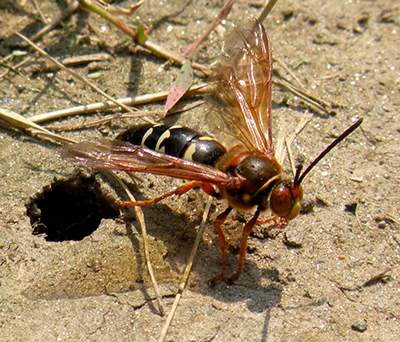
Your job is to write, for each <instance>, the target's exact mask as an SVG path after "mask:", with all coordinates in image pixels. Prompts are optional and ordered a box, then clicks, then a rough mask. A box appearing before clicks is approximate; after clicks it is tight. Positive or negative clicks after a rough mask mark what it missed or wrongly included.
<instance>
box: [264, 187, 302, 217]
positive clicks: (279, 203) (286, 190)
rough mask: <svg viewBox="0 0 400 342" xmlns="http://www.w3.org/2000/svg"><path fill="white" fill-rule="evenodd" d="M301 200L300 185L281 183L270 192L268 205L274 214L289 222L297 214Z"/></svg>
mask: <svg viewBox="0 0 400 342" xmlns="http://www.w3.org/2000/svg"><path fill="white" fill-rule="evenodd" d="M302 199H303V188H302V186H301V185H294V184H293V182H288V181H283V182H281V183H279V184H278V185H277V186H276V187H275V188H274V189H273V190H272V192H271V197H270V202H269V205H270V208H271V210H272V212H273V213H274V214H276V215H278V216H279V217H281V218H284V219H287V220H291V219H293V218H295V217H296V216H297V215H298V214H299V212H300V209H301V200H302Z"/></svg>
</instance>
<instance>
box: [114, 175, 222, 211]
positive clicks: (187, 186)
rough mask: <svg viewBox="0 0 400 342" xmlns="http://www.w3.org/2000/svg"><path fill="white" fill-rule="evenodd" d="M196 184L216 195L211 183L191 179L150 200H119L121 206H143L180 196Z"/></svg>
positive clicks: (211, 194)
mask: <svg viewBox="0 0 400 342" xmlns="http://www.w3.org/2000/svg"><path fill="white" fill-rule="evenodd" d="M196 186H201V188H202V189H203V191H204V192H206V193H207V194H209V195H210V196H213V197H218V193H217V192H216V191H215V189H214V188H213V186H212V185H211V184H208V183H205V182H201V181H191V182H189V183H186V184H183V185H182V186H180V187H179V188H177V189H175V190H173V191H170V192H167V193H166V194H164V195H162V196H160V197H157V198H154V199H152V200H148V201H135V202H121V208H124V207H128V206H141V207H145V206H146V205H150V204H156V203H158V202H160V201H162V200H163V199H165V198H167V197H169V196H172V195H178V196H181V195H183V194H185V193H186V192H188V191H189V190H192V189H193V188H195V187H196Z"/></svg>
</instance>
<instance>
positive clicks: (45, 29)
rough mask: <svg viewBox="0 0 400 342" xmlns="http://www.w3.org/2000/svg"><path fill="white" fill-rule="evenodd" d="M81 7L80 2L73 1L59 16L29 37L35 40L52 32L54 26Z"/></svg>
mask: <svg viewBox="0 0 400 342" xmlns="http://www.w3.org/2000/svg"><path fill="white" fill-rule="evenodd" d="M78 9H79V2H78V1H73V2H72V3H71V4H70V5H69V6H68V7H67V8H66V9H65V11H64V12H62V13H61V14H60V15H59V16H58V17H57V18H55V19H54V20H53V21H52V22H51V23H50V24H48V25H46V26H45V27H43V28H42V29H41V30H40V31H39V32H37V33H36V34H34V35H33V36H31V37H30V38H29V39H30V40H31V41H32V42H34V41H36V40H38V39H39V38H40V37H42V36H43V35H45V34H46V33H48V32H50V31H51V30H52V29H53V28H55V27H56V26H57V25H58V24H59V23H60V22H62V21H63V20H64V19H66V18H68V17H69V16H70V15H71V14H72V13H74V12H75V11H76V10H78Z"/></svg>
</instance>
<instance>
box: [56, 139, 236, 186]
mask: <svg viewBox="0 0 400 342" xmlns="http://www.w3.org/2000/svg"><path fill="white" fill-rule="evenodd" d="M61 156H62V157H63V158H65V159H67V160H70V161H72V162H75V163H78V164H81V165H84V166H88V167H95V168H96V167H97V168H102V169H109V170H119V171H128V172H145V173H152V174H157V175H164V176H169V177H174V178H181V179H189V180H197V181H203V182H208V183H212V184H215V185H219V186H227V185H228V184H229V182H230V181H232V177H231V176H229V175H227V174H226V173H224V172H222V171H219V170H218V169H216V168H214V167H211V166H207V165H203V164H200V163H196V162H192V161H187V160H184V159H180V158H177V157H172V156H169V155H167V154H164V153H159V152H155V151H153V150H150V149H148V148H145V147H141V146H136V145H132V144H130V143H126V142H123V141H109V140H102V141H98V142H83V143H78V144H73V145H69V146H67V147H65V148H64V149H63V150H62V151H61Z"/></svg>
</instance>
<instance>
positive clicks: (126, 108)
mask: <svg viewBox="0 0 400 342" xmlns="http://www.w3.org/2000/svg"><path fill="white" fill-rule="evenodd" d="M14 33H15V34H16V35H17V36H18V37H20V38H22V39H23V40H25V41H26V42H27V43H28V44H30V45H31V46H32V47H33V48H34V49H35V50H36V51H38V52H39V53H40V54H41V55H42V56H44V57H45V58H47V59H49V60H50V61H52V62H53V63H54V64H55V65H57V67H59V68H60V69H62V70H64V71H66V72H68V73H69V74H71V75H72V76H73V77H74V78H76V79H78V80H79V81H81V82H83V83H85V84H86V85H88V86H89V87H90V88H92V89H93V90H95V91H96V92H98V93H99V94H101V95H103V96H104V97H105V98H106V99H108V100H109V101H111V102H113V103H114V104H115V105H117V106H120V107H121V108H123V109H124V110H126V111H127V112H131V111H132V109H131V108H129V107H127V106H126V105H124V104H122V103H119V102H118V101H117V100H115V99H113V98H112V97H111V96H110V95H108V94H106V93H105V92H104V91H102V90H101V89H100V88H99V87H97V86H95V85H94V84H93V83H91V82H90V81H88V80H87V79H86V78H85V77H83V76H81V75H79V74H77V73H76V72H74V71H72V70H71V69H69V68H67V67H66V66H65V65H63V64H62V63H60V62H59V61H57V60H56V59H54V58H53V57H51V56H50V55H49V54H48V53H47V52H46V51H44V50H42V49H41V48H40V47H39V46H37V45H36V44H35V43H33V42H32V41H30V40H29V39H28V38H26V37H25V36H23V35H22V34H20V33H18V32H16V31H14Z"/></svg>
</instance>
